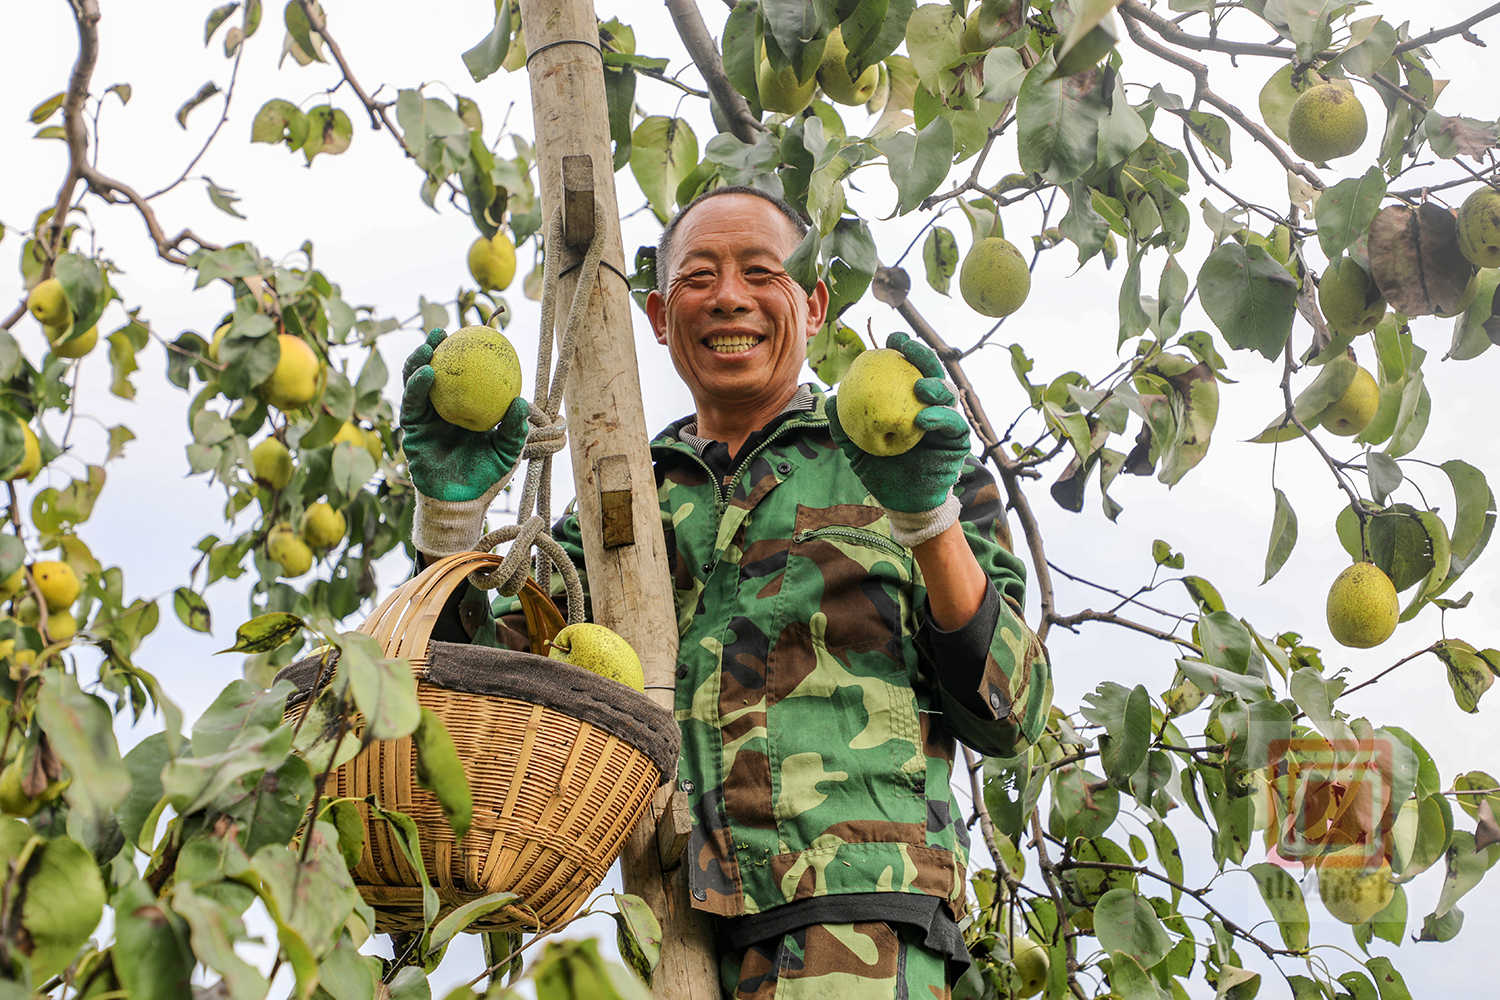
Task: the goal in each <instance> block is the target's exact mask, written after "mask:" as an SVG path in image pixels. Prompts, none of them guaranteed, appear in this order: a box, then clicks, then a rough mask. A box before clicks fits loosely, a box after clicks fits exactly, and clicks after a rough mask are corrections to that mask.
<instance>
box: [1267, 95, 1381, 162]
mask: <svg viewBox="0 0 1500 1000" xmlns="http://www.w3.org/2000/svg"><path fill="white" fill-rule="evenodd" d="M1368 130H1369V121H1368V120H1367V119H1366V117H1365V108H1364V105H1363V104H1360V103H1359V98H1357V97H1355V96H1354V91H1353V89H1352V88H1351V87H1349V85H1348V84H1344V85H1342V86H1340V85H1339V84H1336V83H1320V84H1318V85H1317V86H1316V87H1310V88H1308V89H1307V90H1305V91H1303V92H1302V93H1301V94H1300V95H1299V96H1298V97H1297V101H1296V103H1295V104H1293V105H1292V116H1291V119H1290V121H1289V122H1288V124H1287V136H1288V139H1289V141H1290V142H1291V145H1292V151H1293V152H1295V153H1296V154H1297V155H1298V156H1300V157H1302V158H1303V159H1306V160H1312V161H1313V162H1314V163H1322V162H1323V161H1325V160H1333V159H1337V158H1338V157H1340V156H1348V155H1349V154H1350V153H1352V152H1354V151H1355V150H1357V149H1358V148H1359V147H1360V146H1361V145H1362V144H1363V143H1364V141H1365V133H1366V132H1367V131H1368Z"/></svg>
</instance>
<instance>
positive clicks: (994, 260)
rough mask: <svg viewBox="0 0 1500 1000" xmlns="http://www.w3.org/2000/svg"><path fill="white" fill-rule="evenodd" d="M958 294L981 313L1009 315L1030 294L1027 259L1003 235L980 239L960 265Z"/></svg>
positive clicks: (994, 315)
mask: <svg viewBox="0 0 1500 1000" xmlns="http://www.w3.org/2000/svg"><path fill="white" fill-rule="evenodd" d="M958 293H959V294H960V295H962V296H963V300H964V301H965V302H967V303H968V304H969V308H970V309H973V310H974V311H975V312H977V313H979V314H980V315H982V316H993V317H996V318H998V317H1001V316H1009V315H1010V314H1011V313H1013V312H1015V311H1016V310H1017V309H1019V308H1021V306H1022V304H1023V303H1024V302H1025V301H1026V296H1027V295H1029V294H1031V271H1030V269H1029V268H1028V267H1027V266H1026V258H1025V257H1023V256H1021V251H1019V250H1017V249H1016V248H1015V245H1014V244H1012V243H1011V242H1010V241H1009V240H1007V239H1006V238H1005V237H1003V236H990V237H986V238H985V239H982V240H980V241H979V242H978V243H975V244H974V246H973V247H971V248H970V249H969V252H968V254H967V255H966V256H965V257H964V262H963V266H962V267H961V268H959V272H958Z"/></svg>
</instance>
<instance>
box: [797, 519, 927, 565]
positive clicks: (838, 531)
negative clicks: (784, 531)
mask: <svg viewBox="0 0 1500 1000" xmlns="http://www.w3.org/2000/svg"><path fill="white" fill-rule="evenodd" d="M809 538H842V539H844V540H845V541H848V542H854V543H855V544H856V545H867V546H869V547H870V548H875V549H881V550H883V551H885V552H888V553H890V554H891V555H892V556H894V557H896V558H897V559H903V560H904V559H905V558H906V557H907V550H906V549H905V548H904V547H902V546H900V545H897V544H896V542H895V541H894V540H892V539H889V538H886V537H885V536H884V535H882V534H880V533H879V532H876V531H869V530H867V529H864V528H855V527H841V526H839V525H836V524H835V525H828V526H826V527H822V528H809V529H808V530H806V531H799V532H797V533H796V534H795V535H793V536H792V541H793V542H794V543H796V542H805V541H807V540H808V539H809Z"/></svg>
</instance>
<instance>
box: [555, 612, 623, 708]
mask: <svg viewBox="0 0 1500 1000" xmlns="http://www.w3.org/2000/svg"><path fill="white" fill-rule="evenodd" d="M547 655H548V656H550V657H552V659H554V660H561V661H563V662H564V663H571V664H573V666H575V667H582V668H584V669H585V670H592V671H593V672H594V673H596V674H598V675H599V676H600V677H607V678H609V679H610V680H612V681H619V682H620V683H621V684H624V685H625V686H626V687H631V688H635V689H636V690H637V691H645V690H646V676H645V673H644V672H643V671H642V670H641V658H640V657H639V656H637V655H635V650H634V649H631V648H630V643H628V642H626V641H625V640H624V639H622V638H621V637H620V635H619V633H617V632H614V631H612V630H611V629H607V628H605V627H604V626H603V625H595V624H594V623H593V622H578V623H577V624H574V625H569V626H567V627H566V628H564V629H563V630H562V631H560V632H558V633H557V635H556V636H554V637H553V639H552V648H551V650H550V651H549V652H548V653H547Z"/></svg>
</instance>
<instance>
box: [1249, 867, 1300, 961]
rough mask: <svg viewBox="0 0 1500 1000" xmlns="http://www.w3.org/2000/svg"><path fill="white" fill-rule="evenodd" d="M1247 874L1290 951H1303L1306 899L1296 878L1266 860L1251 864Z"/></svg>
mask: <svg viewBox="0 0 1500 1000" xmlns="http://www.w3.org/2000/svg"><path fill="white" fill-rule="evenodd" d="M1249 871H1250V874H1251V875H1253V876H1254V877H1255V885H1256V887H1257V888H1259V889H1260V898H1261V899H1263V900H1265V903H1266V908H1267V909H1269V910H1270V911H1271V916H1273V917H1275V918H1276V926H1277V927H1279V928H1280V929H1281V940H1282V941H1284V942H1286V946H1287V947H1288V948H1291V949H1292V950H1293V951H1306V950H1307V946H1308V933H1307V932H1308V927H1309V926H1310V924H1309V921H1308V918H1307V903H1306V902H1305V901H1304V900H1303V898H1302V887H1301V886H1299V885H1298V884H1297V880H1296V879H1294V878H1292V876H1291V875H1290V874H1288V873H1287V870H1286V869H1285V868H1282V867H1281V866H1280V865H1273V864H1271V863H1270V862H1269V861H1262V862H1260V863H1259V864H1254V865H1251V866H1250V868H1249Z"/></svg>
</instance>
